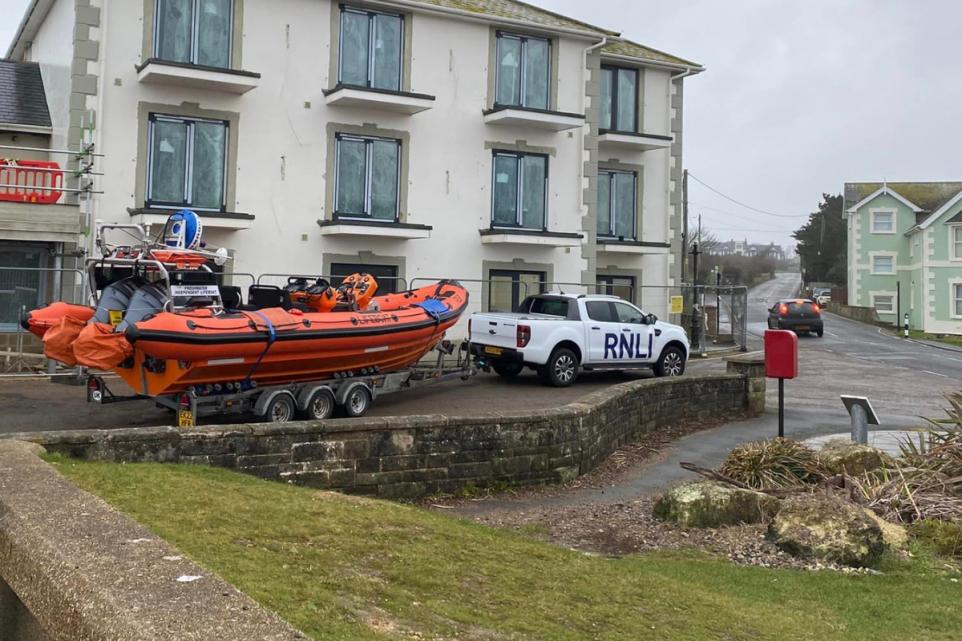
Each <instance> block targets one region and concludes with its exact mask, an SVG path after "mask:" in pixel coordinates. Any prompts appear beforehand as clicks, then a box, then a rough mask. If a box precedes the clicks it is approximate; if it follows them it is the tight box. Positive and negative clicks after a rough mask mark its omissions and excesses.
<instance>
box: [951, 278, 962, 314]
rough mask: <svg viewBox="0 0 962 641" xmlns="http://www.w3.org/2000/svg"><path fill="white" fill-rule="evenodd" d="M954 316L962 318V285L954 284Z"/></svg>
mask: <svg viewBox="0 0 962 641" xmlns="http://www.w3.org/2000/svg"><path fill="white" fill-rule="evenodd" d="M952 315H953V316H954V317H955V318H962V283H952Z"/></svg>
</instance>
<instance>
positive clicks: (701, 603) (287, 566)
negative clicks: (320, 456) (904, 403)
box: [49, 457, 962, 641]
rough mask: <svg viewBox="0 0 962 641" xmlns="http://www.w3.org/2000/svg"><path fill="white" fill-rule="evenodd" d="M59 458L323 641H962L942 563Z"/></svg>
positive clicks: (958, 591) (959, 591) (960, 589)
mask: <svg viewBox="0 0 962 641" xmlns="http://www.w3.org/2000/svg"><path fill="white" fill-rule="evenodd" d="M49 460H50V461H51V462H53V463H54V464H55V465H56V466H57V467H58V468H59V469H60V470H61V471H62V472H63V473H64V474H66V475H67V476H68V477H70V478H72V479H73V480H74V481H75V482H76V483H78V484H79V485H80V486H81V487H83V488H85V489H87V490H89V491H91V492H93V493H95V494H99V495H100V496H102V497H104V498H105V499H106V500H107V501H109V502H110V503H112V504H113V505H115V506H116V507H118V508H119V509H121V510H122V511H124V512H126V513H127V514H129V515H130V516H132V517H133V518H135V519H137V520H138V521H140V522H141V523H143V524H145V525H146V526H148V527H149V528H150V529H152V530H153V531H154V532H156V533H157V534H159V535H160V536H162V537H164V538H166V539H167V540H168V541H170V542H171V543H173V544H174V545H176V546H177V547H178V548H180V549H181V550H182V551H184V552H185V553H187V554H188V555H189V556H190V557H191V558H193V559H194V560H195V561H197V562H198V563H200V564H202V565H204V566H206V567H207V568H209V569H211V570H214V571H216V572H217V573H218V574H220V575H221V576H222V577H224V578H225V579H227V580H228V581H230V582H232V583H233V584H234V585H236V586H237V587H239V588H240V589H242V590H244V591H245V592H246V593H247V594H249V595H250V596H251V597H253V598H254V599H256V600H257V601H259V602H260V603H262V604H263V605H265V606H267V607H269V608H272V609H273V610H275V611H277V612H278V613H279V614H280V615H281V616H283V617H284V618H285V619H287V620H288V621H289V622H291V623H292V624H293V625H294V626H296V627H298V628H300V629H301V630H303V631H304V632H306V633H307V634H309V635H310V636H311V637H313V638H314V639H315V640H316V641H320V640H322V639H351V640H355V639H356V640H361V639H467V640H477V641H482V640H483V641H498V640H502V639H538V640H540V639H544V640H549V639H550V640H552V641H563V640H569V639H570V640H578V641H583V640H587V639H599V640H605V641H619V640H625V641H627V640H631V641H637V640H640V639H666V640H676V639H687V640H692V641H703V640H708V639H724V640H726V641H735V640H745V641H749V640H751V641H759V640H763V639H772V640H779V641H785V640H787V639H812V640H817V641H828V640H832V639H853V640H858V639H865V640H873V641H874V640H878V639H927V640H928V641H935V640H937V639H959V638H960V636H962V608H960V607H959V603H960V602H962V584H960V583H954V582H951V581H950V580H949V578H948V577H947V576H945V575H943V574H942V573H941V572H940V571H939V570H938V563H936V562H935V561H931V560H928V559H927V558H926V557H925V556H924V555H917V557H916V560H915V561H913V562H912V563H907V562H897V561H894V560H891V561H889V563H888V567H886V568H885V574H884V575H882V576H854V575H842V574H838V573H832V572H800V571H789V570H766V569H762V568H751V567H737V566H734V565H731V564H729V563H728V562H724V561H719V560H715V559H711V558H708V557H706V556H703V555H699V554H695V553H688V554H678V553H675V554H646V555H639V556H630V557H625V558H619V559H610V558H603V557H598V556H591V555H586V554H583V553H579V552H575V551H571V550H566V549H563V548H560V547H556V546H552V545H548V544H545V543H541V542H538V541H535V540H532V539H530V538H528V537H526V536H525V535H524V534H522V533H517V532H511V531H505V530H496V529H492V528H487V527H484V526H480V525H477V524H474V523H468V522H464V521H461V520H458V519H454V518H450V517H447V516H444V515H441V514H436V513H431V512H425V511H423V510H421V509H418V508H415V507H411V506H407V505H399V504H394V503H388V502H382V501H372V500H367V499H359V498H353V497H347V496H342V495H339V494H334V493H329V492H318V491H316V490H311V489H307V488H300V487H294V486H289V485H284V484H281V483H276V482H270V481H263V480H259V479H256V478H253V477H249V476H245V475H241V474H238V473H234V472H229V471H227V470H220V469H212V468H205V467H197V466H177V465H160V464H128V465H117V464H110V463H81V462H75V461H72V460H69V459H65V458H59V457H53V458H51V459H49Z"/></svg>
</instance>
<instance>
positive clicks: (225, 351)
mask: <svg viewBox="0 0 962 641" xmlns="http://www.w3.org/2000/svg"><path fill="white" fill-rule="evenodd" d="M369 303H376V305H371V306H370V308H371V309H370V310H352V311H329V312H303V311H301V310H298V309H292V310H284V309H282V308H279V307H271V308H265V309H259V310H255V311H248V310H241V311H228V312H215V311H213V310H212V309H210V308H201V309H197V310H193V311H187V312H161V313H158V314H155V315H153V316H152V317H150V318H147V319H144V320H142V321H140V322H137V323H133V324H131V325H130V326H129V327H128V328H127V329H126V330H125V331H124V332H123V333H122V334H121V333H116V334H114V335H113V336H114V337H115V338H113V339H111V340H114V341H117V342H120V341H124V342H126V343H129V345H130V347H131V350H130V352H129V353H130V354H131V356H130V357H126V354H127V353H128V352H127V350H126V348H125V347H124V346H123V345H112V346H111V347H110V350H109V351H110V353H111V354H114V355H115V358H121V357H123V358H124V362H117V363H114V364H113V371H114V372H115V373H117V374H118V375H119V376H121V377H122V378H123V379H124V380H125V381H126V382H127V384H129V385H130V386H131V387H132V388H133V389H134V390H136V391H137V392H139V393H141V394H145V395H148V396H155V395H158V394H168V393H172V392H177V391H181V390H183V389H186V388H187V387H189V386H192V385H199V384H210V383H221V382H230V381H241V380H250V379H251V378H254V379H256V380H257V382H258V383H259V384H282V383H289V382H298V381H307V380H320V379H325V378H332V377H334V376H335V375H341V374H343V375H352V374H355V373H356V374H360V373H362V372H364V373H366V372H373V371H377V372H390V371H394V370H398V369H403V368H405V367H409V366H411V365H413V364H414V363H416V362H417V361H418V360H419V359H420V358H421V357H422V356H423V355H424V354H425V353H427V352H428V351H429V350H430V349H432V348H433V347H434V346H435V345H436V344H437V343H438V342H439V341H440V340H441V339H442V338H443V336H444V333H445V331H446V330H447V329H448V328H450V327H451V326H452V325H454V324H455V323H456V322H457V321H458V318H460V316H461V314H462V313H463V312H464V310H465V309H466V308H467V304H468V292H467V290H466V289H465V288H464V287H462V286H461V285H460V284H459V283H457V282H455V281H448V280H443V281H440V282H438V283H434V284H432V285H428V286H426V287H422V288H420V289H416V290H411V291H406V292H400V293H397V294H388V295H385V296H378V297H376V298H373V299H371V300H370V301H369ZM374 309H376V310H377V311H373V310H374ZM85 331H87V330H85ZM89 332H90V335H91V336H94V337H96V338H97V339H98V340H104V337H103V336H102V335H101V334H99V333H96V332H95V330H89ZM82 341H83V337H81V338H78V345H77V346H75V351H77V352H78V353H79V352H81V351H83V350H82V349H81V348H80V346H79V343H81V342H82Z"/></svg>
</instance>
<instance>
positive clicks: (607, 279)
mask: <svg viewBox="0 0 962 641" xmlns="http://www.w3.org/2000/svg"><path fill="white" fill-rule="evenodd" d="M595 280H596V282H597V284H598V293H599V294H605V295H607V296H617V297H619V298H624V299H625V300H634V299H635V278H634V276H605V275H603V274H598V276H597V278H596V279H595Z"/></svg>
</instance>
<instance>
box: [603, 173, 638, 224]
mask: <svg viewBox="0 0 962 641" xmlns="http://www.w3.org/2000/svg"><path fill="white" fill-rule="evenodd" d="M636 182H637V181H636V180H635V172H633V171H615V170H608V169H602V170H601V171H599V172H598V235H599V236H602V237H604V238H620V239H627V240H634V239H635V218H636V214H635V183H636Z"/></svg>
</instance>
